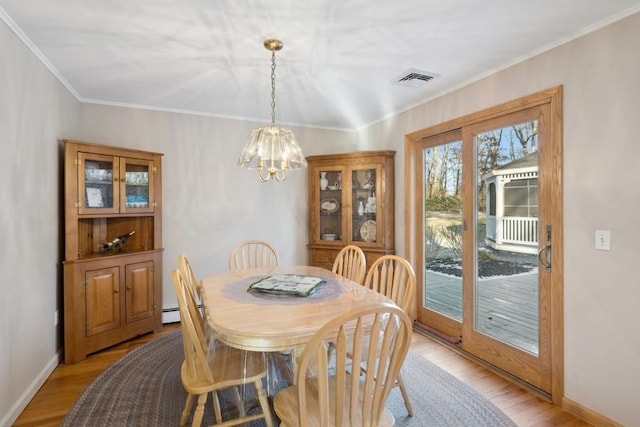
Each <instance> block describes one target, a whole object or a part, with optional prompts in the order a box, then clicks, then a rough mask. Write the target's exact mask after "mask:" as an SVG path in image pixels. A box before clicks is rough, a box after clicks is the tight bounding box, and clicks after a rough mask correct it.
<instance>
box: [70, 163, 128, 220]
mask: <svg viewBox="0 0 640 427" xmlns="http://www.w3.org/2000/svg"><path fill="white" fill-rule="evenodd" d="M78 156H79V157H78V161H79V167H78V183H79V185H78V192H79V194H78V209H79V213H80V214H102V213H112V212H117V210H118V206H117V203H118V191H119V189H118V186H117V185H114V182H115V181H114V177H117V176H118V167H119V165H118V162H117V161H116V158H115V157H113V156H104V155H99V154H88V153H79V155H78Z"/></svg>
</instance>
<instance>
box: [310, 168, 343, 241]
mask: <svg viewBox="0 0 640 427" xmlns="http://www.w3.org/2000/svg"><path fill="white" fill-rule="evenodd" d="M343 175H344V173H343V171H342V169H328V168H327V169H326V170H318V177H317V179H318V185H319V186H320V191H319V194H320V201H319V202H320V203H319V204H318V206H319V210H320V211H319V212H318V218H319V221H318V224H319V227H318V230H317V232H318V235H317V236H316V238H317V239H319V240H322V241H334V240H335V241H340V240H343V239H344V238H345V236H343V235H342V234H343V223H342V215H343V198H342V177H343Z"/></svg>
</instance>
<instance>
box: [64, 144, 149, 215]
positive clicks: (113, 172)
mask: <svg viewBox="0 0 640 427" xmlns="http://www.w3.org/2000/svg"><path fill="white" fill-rule="evenodd" d="M74 163H75V164H76V166H77V172H78V180H77V183H78V194H77V197H78V200H77V203H76V206H77V208H78V214H79V215H96V214H98V215H99V214H109V213H131V212H140V213H141V212H153V211H154V209H155V207H156V204H157V202H156V200H155V197H154V195H155V191H154V190H155V188H154V187H155V177H156V173H157V170H158V169H157V166H156V165H155V162H154V161H153V160H147V159H138V158H129V157H119V156H112V155H104V154H100V153H95V152H78V153H77V157H76V159H75V160H74Z"/></svg>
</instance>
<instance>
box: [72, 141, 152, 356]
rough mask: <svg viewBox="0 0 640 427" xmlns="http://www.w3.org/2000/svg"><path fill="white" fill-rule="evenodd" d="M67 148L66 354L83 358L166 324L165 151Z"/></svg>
mask: <svg viewBox="0 0 640 427" xmlns="http://www.w3.org/2000/svg"><path fill="white" fill-rule="evenodd" d="M64 150H65V160H64V169H65V171H64V191H65V194H64V200H65V201H64V203H65V214H64V215H65V260H64V357H65V363H75V362H78V361H80V360H83V359H85V358H86V357H87V354H90V353H93V352H95V351H98V350H100V349H103V348H105V347H109V346H112V345H114V344H117V343H119V342H122V341H125V340H128V339H130V338H133V337H135V336H137V335H141V334H144V333H147V332H151V331H159V330H160V328H161V327H162V173H161V171H162V154H159V153H151V152H146V151H139V150H130V149H125V148H117V147H111V146H105V145H98V144H92V143H85V142H78V141H68V140H65V141H64ZM129 234H130V235H129ZM119 237H120V239H118V238H119Z"/></svg>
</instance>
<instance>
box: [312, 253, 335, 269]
mask: <svg viewBox="0 0 640 427" xmlns="http://www.w3.org/2000/svg"><path fill="white" fill-rule="evenodd" d="M338 252H340V250H339V249H317V248H314V249H310V250H309V264H311V265H313V266H316V267H323V268H326V269H329V270H331V267H333V261H334V260H335V259H336V256H337V255H338Z"/></svg>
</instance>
